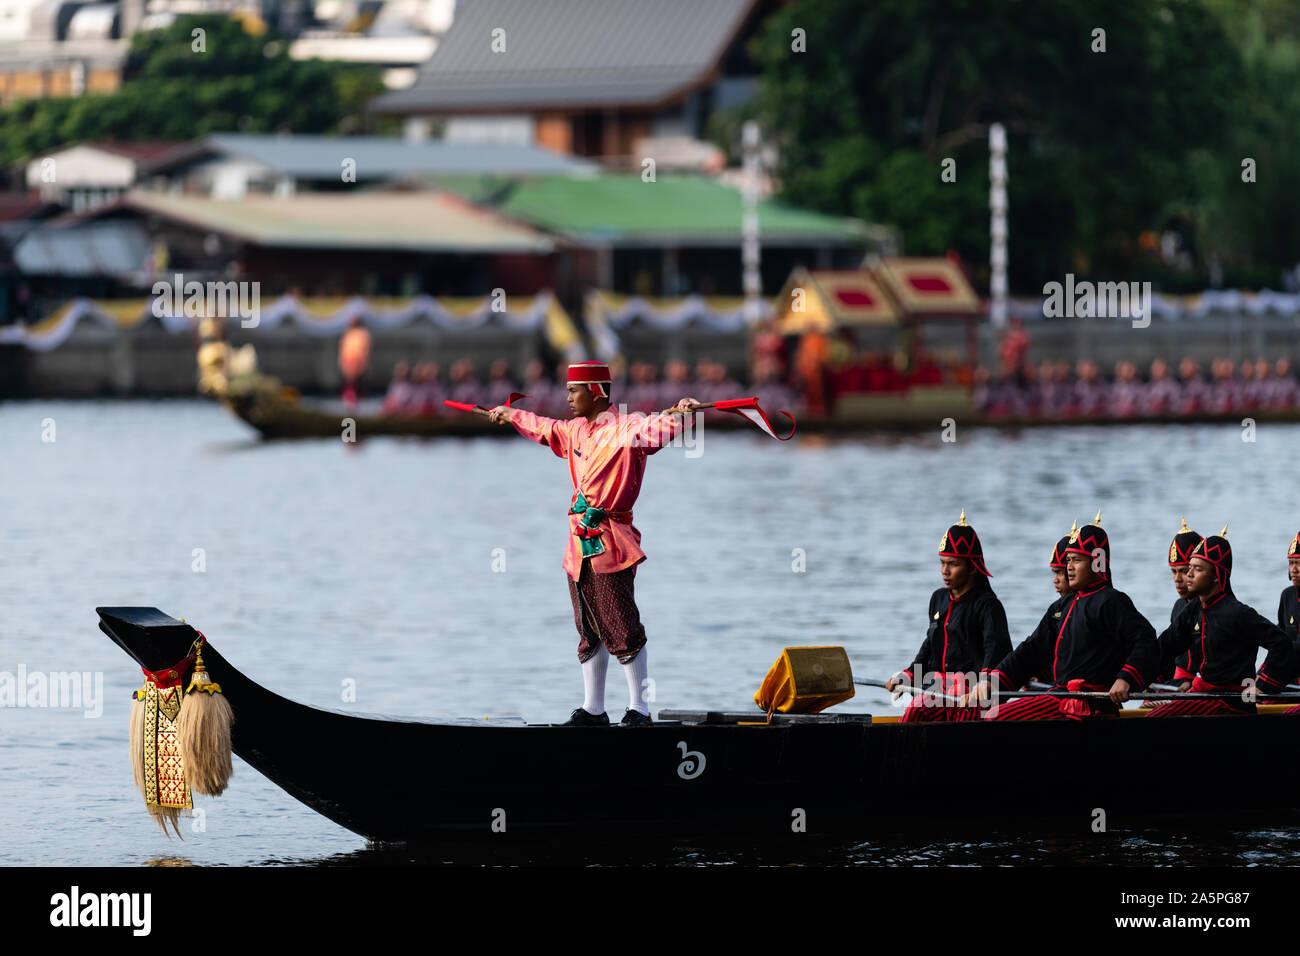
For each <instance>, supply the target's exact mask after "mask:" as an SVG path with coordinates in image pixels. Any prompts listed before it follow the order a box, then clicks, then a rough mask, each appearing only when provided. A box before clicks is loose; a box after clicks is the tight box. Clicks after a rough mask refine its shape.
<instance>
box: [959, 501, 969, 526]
mask: <svg viewBox="0 0 1300 956" xmlns="http://www.w3.org/2000/svg"><path fill="white" fill-rule="evenodd" d="M957 524H958V525H959V526H960V527H963V528H965V527H969V526H968V525H967V524H966V506H965V505H962V508H961V517H960V518H958V519H957Z"/></svg>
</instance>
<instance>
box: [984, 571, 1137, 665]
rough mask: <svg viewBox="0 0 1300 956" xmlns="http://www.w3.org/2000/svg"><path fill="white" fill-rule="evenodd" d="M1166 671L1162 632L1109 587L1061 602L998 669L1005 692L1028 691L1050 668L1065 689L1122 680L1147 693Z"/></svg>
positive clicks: (1079, 593) (1100, 586)
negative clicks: (1162, 661)
mask: <svg viewBox="0 0 1300 956" xmlns="http://www.w3.org/2000/svg"><path fill="white" fill-rule="evenodd" d="M1159 666H1160V650H1159V647H1158V646H1157V645H1156V631H1155V628H1153V627H1152V626H1151V623H1150V622H1149V621H1148V620H1147V619H1146V618H1144V617H1143V616H1142V615H1141V614H1139V613H1138V610H1137V608H1135V607H1134V606H1133V602H1132V601H1131V600H1130V599H1129V596H1128V595H1127V594H1125V593H1124V592H1123V591H1116V590H1115V588H1114V587H1112V586H1111V585H1110V584H1109V582H1106V581H1099V582H1096V583H1094V584H1092V585H1091V586H1089V588H1088V589H1086V590H1082V591H1075V592H1073V593H1072V594H1067V595H1065V596H1063V597H1061V598H1058V599H1057V600H1056V601H1054V602H1053V603H1052V605H1051V606H1050V607H1048V609H1047V613H1045V614H1044V615H1043V619H1042V620H1041V621H1039V622H1038V626H1037V627H1036V628H1034V632H1033V633H1032V634H1030V635H1029V636H1028V637H1027V638H1025V639H1024V640H1023V641H1022V642H1021V643H1020V646H1019V647H1017V648H1016V649H1015V650H1014V651H1012V652H1011V653H1010V654H1008V655H1007V656H1006V657H1004V658H1003V659H1002V660H1001V661H1000V662H999V663H998V665H997V667H996V668H994V671H993V673H994V674H996V675H997V678H998V680H999V681H1000V682H1001V686H1002V688H1003V689H1006V688H1016V687H1023V686H1024V685H1025V683H1026V682H1027V681H1028V680H1029V679H1030V678H1032V677H1033V676H1034V675H1035V674H1038V673H1040V672H1042V671H1043V670H1044V669H1047V670H1049V671H1050V672H1051V674H1052V683H1054V684H1057V685H1059V686H1062V687H1064V686H1065V685H1066V684H1067V683H1068V682H1069V681H1072V680H1082V681H1083V682H1084V683H1085V684H1088V685H1091V686H1093V687H1100V688H1105V689H1107V690H1109V689H1110V686H1111V685H1112V684H1113V683H1114V682H1115V681H1116V680H1117V679H1119V678H1123V679H1124V680H1126V681H1128V683H1129V686H1130V687H1132V688H1133V689H1134V690H1141V689H1142V688H1143V687H1145V686H1146V685H1147V684H1148V683H1150V682H1151V680H1152V679H1153V678H1154V676H1155V673H1156V670H1157V668H1158V667H1159Z"/></svg>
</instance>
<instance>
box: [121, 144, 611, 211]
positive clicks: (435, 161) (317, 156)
mask: <svg viewBox="0 0 1300 956" xmlns="http://www.w3.org/2000/svg"><path fill="white" fill-rule="evenodd" d="M596 168H597V167H596V166H595V165H594V164H593V163H591V162H588V161H584V160H578V159H575V158H573V157H569V156H561V155H558V154H556V153H554V152H552V151H550V150H547V149H543V148H541V147H538V146H532V145H496V144H482V145H476V144H472V143H441V142H422V143H413V142H409V141H405V140H402V139H398V138H395V137H381V136H349V137H339V136H307V135H249V134H242V133H219V134H215V135H212V136H207V137H204V138H203V139H200V140H195V141H194V142H191V143H185V144H182V145H179V146H177V147H176V148H174V149H172V150H170V151H168V152H165V153H159V154H156V155H154V157H153V158H152V160H151V161H150V162H149V163H147V164H144V165H143V166H141V167H140V169H139V173H138V176H137V179H136V181H137V182H139V183H140V184H141V185H142V186H146V187H148V188H149V189H152V190H155V191H166V192H172V193H184V194H195V195H204V196H209V197H211V198H214V199H239V198H241V197H243V196H244V195H247V194H274V195H279V196H289V195H293V194H294V193H296V192H300V191H311V192H320V191H330V190H351V189H356V188H357V187H358V186H373V185H376V184H379V183H386V182H394V181H399V180H406V179H420V178H423V177H428V176H457V175H466V174H470V173H476V174H482V175H489V176H538V175H577V174H581V173H586V172H591V171H593V170H594V169H596Z"/></svg>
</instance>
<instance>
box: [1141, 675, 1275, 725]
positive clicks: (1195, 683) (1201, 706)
mask: <svg viewBox="0 0 1300 956" xmlns="http://www.w3.org/2000/svg"><path fill="white" fill-rule="evenodd" d="M1216 690H1217V691H1234V692H1237V693H1240V692H1241V690H1242V686H1241V685H1240V684H1236V685H1231V686H1219V685H1216V684H1207V683H1206V682H1205V681H1203V680H1201V679H1200V678H1199V677H1195V678H1193V679H1192V692H1193V693H1201V694H1203V693H1207V692H1209V691H1216ZM1253 713H1255V705H1254V704H1247V703H1246V702H1245V701H1243V700H1241V699H1234V700H1170V701H1165V702H1164V703H1161V704H1157V705H1156V706H1155V707H1153V708H1151V712H1150V713H1149V714H1147V716H1148V717H1209V716H1211V715H1215V714H1253Z"/></svg>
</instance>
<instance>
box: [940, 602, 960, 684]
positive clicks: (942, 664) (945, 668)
mask: <svg viewBox="0 0 1300 956" xmlns="http://www.w3.org/2000/svg"><path fill="white" fill-rule="evenodd" d="M957 600H958V599H957V598H955V597H953V596H952V593H951V592H949V594H948V613H947V614H945V615H944V616H943V657H942V658H941V659H940V661H939V664H940V667H941V668H942V669H943V672H944V673H945V674H946V673H948V618H950V617H952V606H953V605H954V604H956V603H957Z"/></svg>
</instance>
